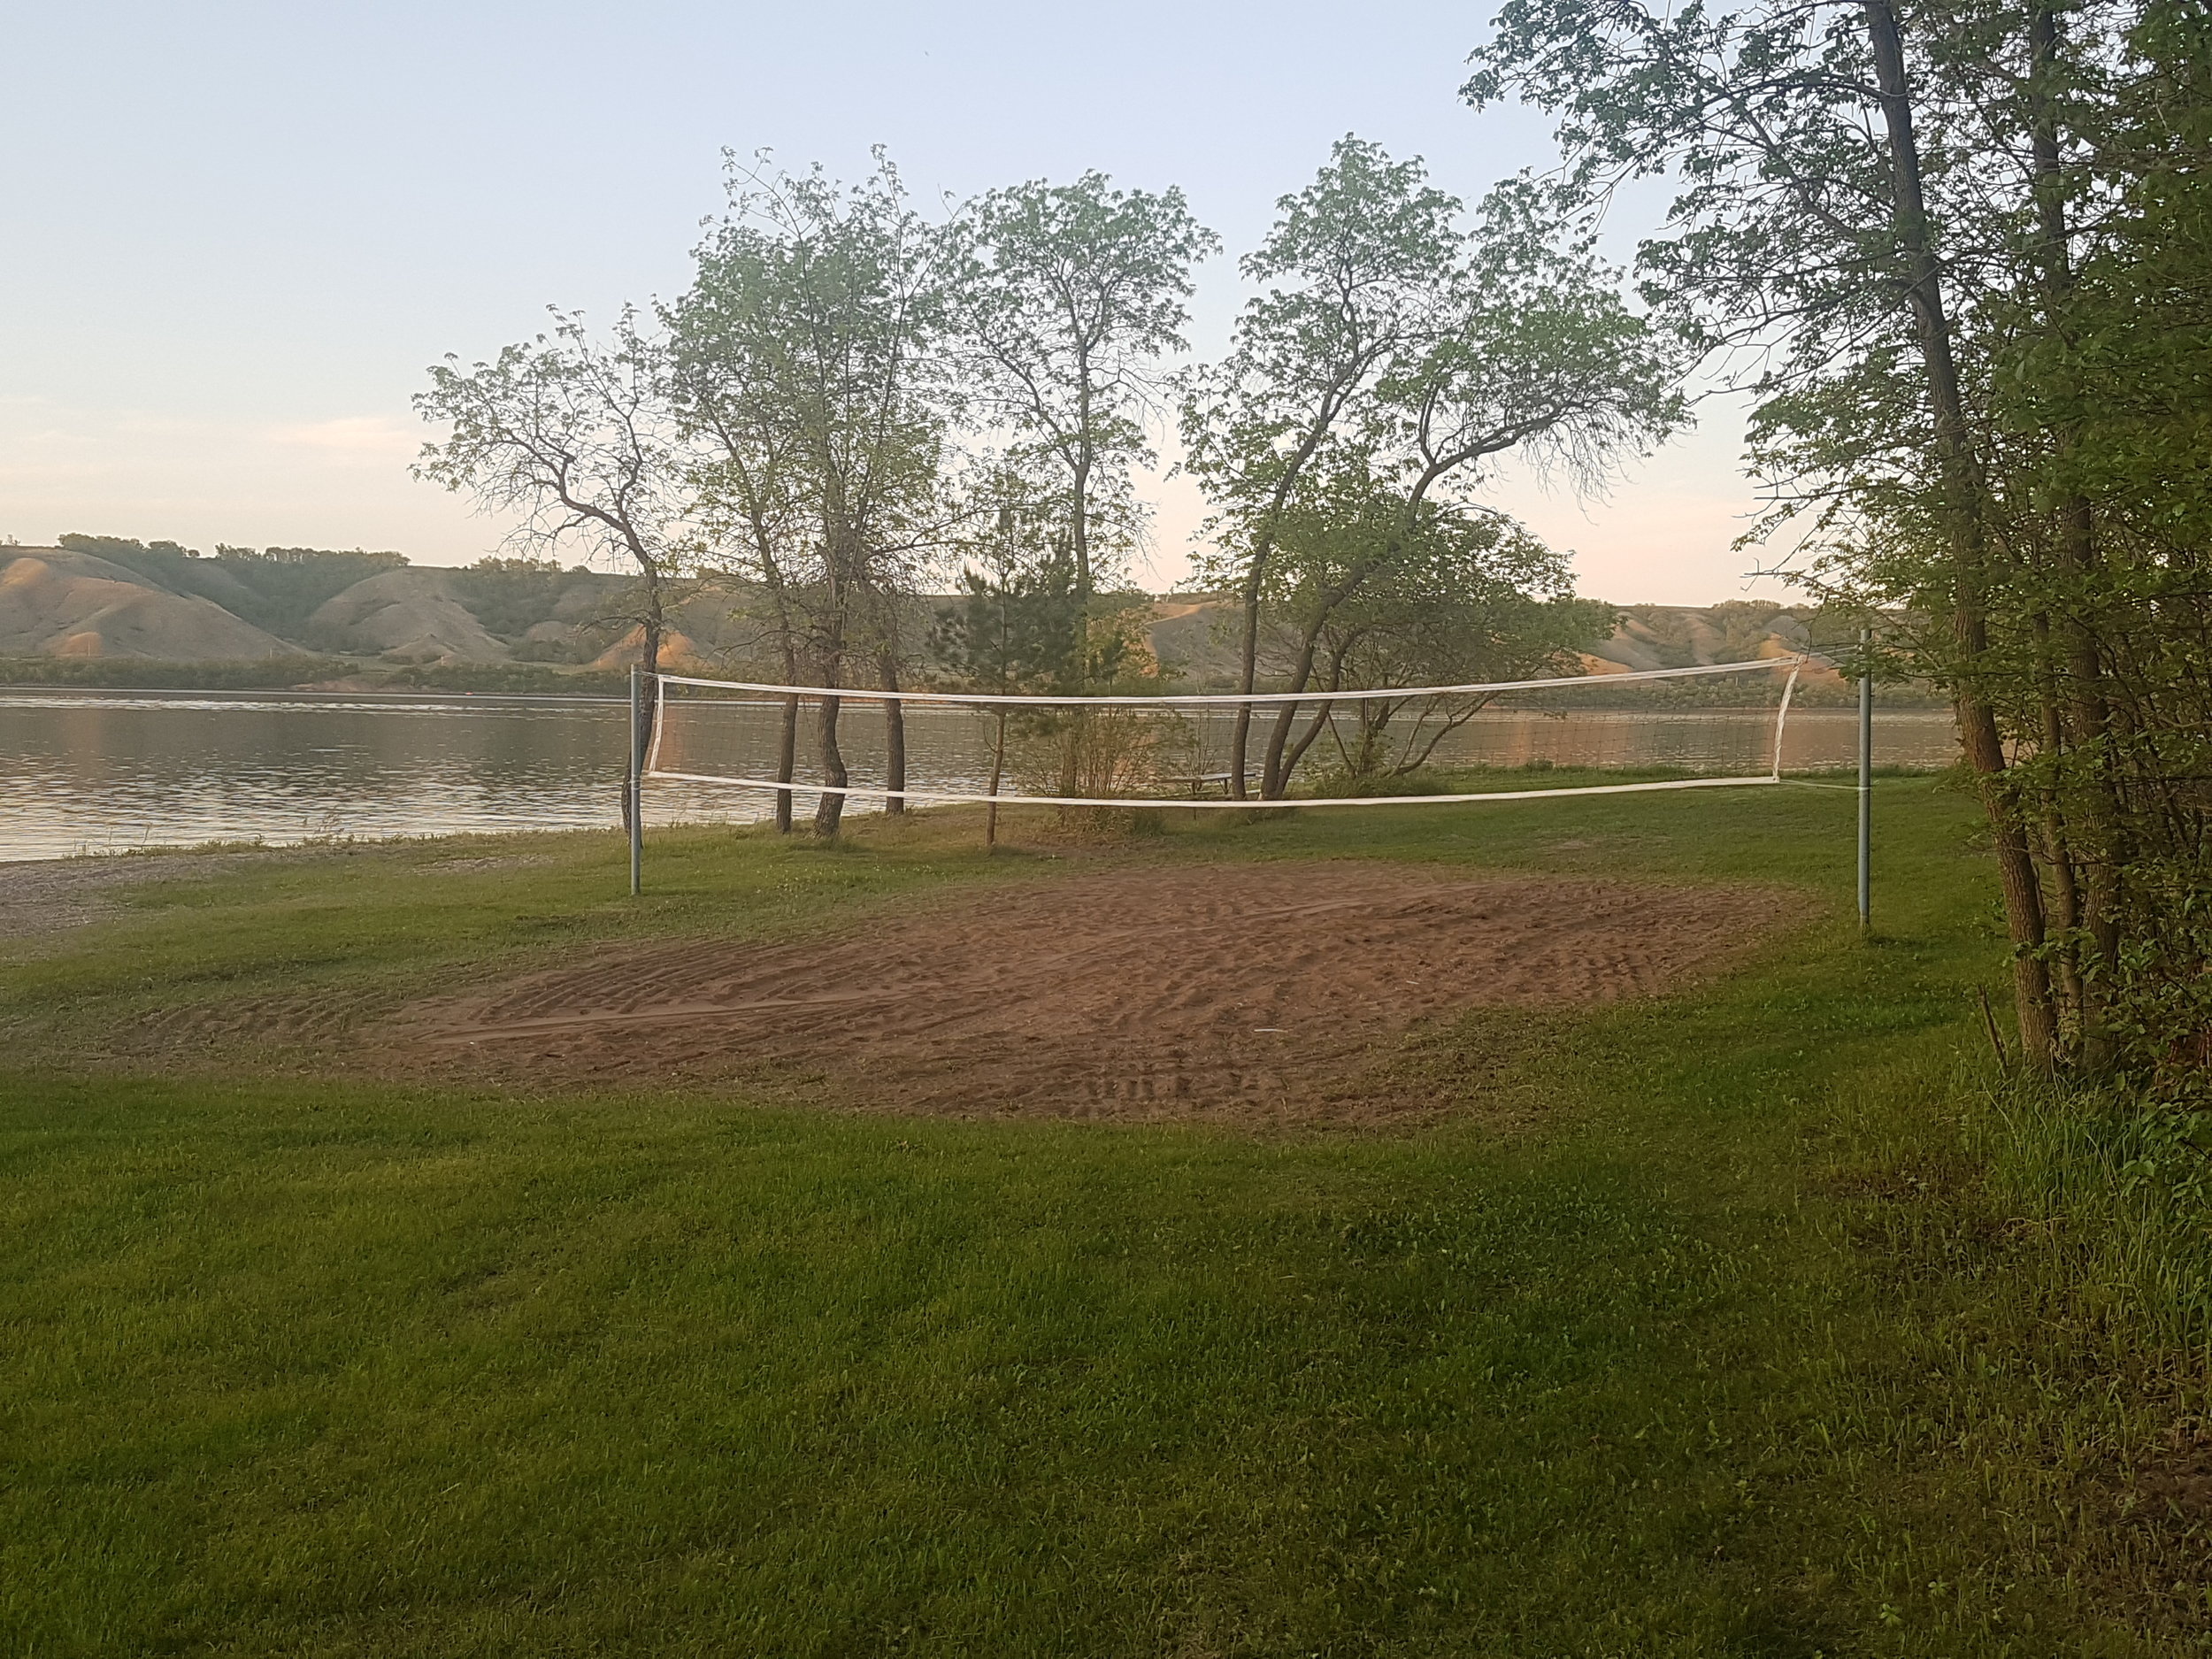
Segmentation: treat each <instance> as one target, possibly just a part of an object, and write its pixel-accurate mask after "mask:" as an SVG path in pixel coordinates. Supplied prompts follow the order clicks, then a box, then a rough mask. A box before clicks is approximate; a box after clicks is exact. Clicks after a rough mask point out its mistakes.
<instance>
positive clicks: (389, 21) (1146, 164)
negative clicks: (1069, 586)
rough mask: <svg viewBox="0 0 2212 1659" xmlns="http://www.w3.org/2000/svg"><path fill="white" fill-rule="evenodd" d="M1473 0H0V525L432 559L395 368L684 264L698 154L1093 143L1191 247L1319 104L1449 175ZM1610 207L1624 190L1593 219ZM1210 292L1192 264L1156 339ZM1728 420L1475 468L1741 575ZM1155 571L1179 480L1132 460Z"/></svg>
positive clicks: (1506, 140) (1208, 303)
mask: <svg viewBox="0 0 2212 1659" xmlns="http://www.w3.org/2000/svg"><path fill="white" fill-rule="evenodd" d="M1487 11H1488V8H1487V7H1486V6H1485V5H1482V4H1478V5H1476V6H1474V7H1465V6H1457V5H1447V4H1429V3H1427V0H1364V4H1343V3H1341V0H1340V4H1333V5H1322V4H1308V3H1307V0H1271V3H1270V4H1245V3H1243V0H1179V3H1178V4H1165V3H1164V0H1130V3H1128V4H1120V5H1117V6H1114V7H1111V8H1108V9H1105V10H1100V9H1098V8H1077V7H1047V6H1043V5H1037V4H1031V5H1023V6H1014V5H1004V4H942V3H936V4H932V3H931V0H910V3H909V4H902V5H895V4H882V3H878V4H860V3H858V0H848V3H843V4H840V3H837V0H814V3H813V4H805V5H792V4H783V5H778V6H773V7H770V6H764V5H754V4H718V5H709V4H675V3H674V0H662V3H660V4H654V3H652V0H628V4H622V5H608V4H593V5H590V6H585V5H580V4H559V3H556V0H538V3H537V4H528V5H525V4H488V3H481V4H470V3H469V0H440V4H396V3H394V0H368V3H367V4H355V5H350V6H334V5H305V4H299V3H298V0H290V3H289V4H262V5H256V4H188V5H177V4H102V3H101V0H78V3H77V4H73V5H69V6H58V5H49V4H32V0H4V4H0V20H4V25H5V30H6V40H7V50H6V62H7V66H8V72H9V73H8V88H7V92H6V95H5V96H4V98H0V157H5V159H4V163H0V536H9V535H12V536H13V537H14V538H16V539H17V540H18V541H23V542H27V543H39V542H45V541H50V540H51V539H52V538H53V536H54V535H55V534H58V533H59V532H62V531H66V530H81V531H86V532H90V533H93V534H119V535H134V536H138V537H141V538H149V539H150V538H153V537H157V536H171V537H174V538H176V539H178V540H180V541H185V542H186V543H187V544H188V545H192V546H196V547H200V548H203V549H211V548H212V547H213V545H214V543H216V542H217V541H227V542H233V543H238V544H241V545H246V546H255V547H258V546H265V545H270V544H279V545H293V546H300V545H305V546H317V547H354V546H366V547H372V548H387V547H388V548H396V549H400V550H401V551H403V552H405V553H406V554H408V555H409V556H410V557H412V558H414V559H415V560H417V561H418V562H420V563H426V564H462V563H466V562H467V561H469V560H471V559H473V558H475V557H478V556H480V554H481V553H483V552H485V551H486V550H488V549H490V548H492V547H493V546H494V545H495V543H496V541H498V538H499V534H500V528H501V526H498V525H495V524H493V523H490V522H488V521H486V520H484V519H482V518H475V517H473V516H472V514H471V513H470V511H468V509H467V507H466V505H465V503H462V502H461V501H459V500H457V498H454V497H452V496H449V495H445V494H444V493H443V492H442V491H440V490H438V489H436V488H433V487H431V486H429V485H426V484H419V483H417V482H415V481H414V480H411V478H410V477H409V476H408V473H407V463H408V461H409V460H410V459H411V457H412V455H413V452H414V450H415V449H416V447H417V445H418V444H419V442H420V441H421V436H422V433H421V430H420V428H419V426H418V425H417V423H416V422H415V420H414V419H413V416H412V414H411V410H410V407H409V403H408V400H409V397H410V396H411V394H412V393H413V392H414V391H415V390H416V389H417V388H419V387H420V386H421V384H422V383H423V369H424V366H425V365H427V364H429V363H431V362H433V361H434V360H435V359H437V358H439V357H442V356H443V355H444V354H445V353H447V352H449V351H450V352H457V353H458V354H460V355H461V356H462V357H465V358H471V359H472V358H475V357H480V356H484V355H488V354H489V353H490V352H492V351H494V350H495V349H497V348H498V347H499V346H500V345H501V344H502V343H503V342H506V341H509V340H511V339H516V338H520V337H523V336H526V335H527V334H531V333H533V332H534V331H535V330H536V328H537V327H538V326H539V325H540V323H541V320H542V316H543V312H542V309H541V308H542V307H543V306H544V305H546V304H548V303H558V304H561V305H564V306H579V307H582V308H584V309H585V310H586V311H588V312H589V313H591V314H592V315H594V316H595V317H598V318H601V319H603V318H605V317H606V316H607V315H608V314H609V313H610V312H611V311H612V310H613V309H614V308H615V307H616V306H617V305H618V303H620V302H621V301H622V300H624V299H625V298H632V299H637V300H645V299H648V298H649V297H650V296H654V295H657V294H658V295H667V294H672V293H674V292H676V291H677V290H679V289H680V288H681V287H682V286H683V284H684V281H685V279H686V274H687V262H688V255H689V251H690V250H691V248H692V246H693V245H694V243H695V241H696V240H697V235H698V224H699V221H700V220H701V219H703V218H704V217H706V216H707V215H710V214H712V213H714V212H715V211H717V210H718V207H719V205H720V204H721V200H722V162H721V152H722V151H723V150H725V149H726V148H727V149H733V150H739V151H741V152H750V151H752V150H756V149H757V148H760V147H762V146H767V147H772V149H773V150H775V151H776V155H777V158H778V159H779V160H780V161H781V162H783V163H785V164H787V165H794V166H798V165H804V164H806V163H808V162H810V161H813V160H817V159H818V160H820V161H822V162H824V163H825V164H826V165H828V166H829V167H830V168H831V169H832V171H833V172H836V173H840V174H841V175H843V176H847V177H850V176H852V175H854V174H856V173H859V172H860V171H861V170H862V169H863V168H864V167H865V166H866V165H868V149H869V146H870V145H872V144H877V143H880V144H884V145H887V147H888V148H889V150H890V152H891V154H892V156H893V157H894V158H895V160H896V161H897V162H898V163H899V165H900V166H901V168H902V171H903V172H904V173H905V175H906V178H907V180H908V182H909V184H910V187H911V188H912V189H913V190H914V192H915V194H916V195H917V196H918V197H920V198H923V199H925V200H930V199H933V198H935V197H936V196H938V195H939V194H940V193H942V192H951V193H953V194H955V195H967V194H969V193H972V192H974V191H977V190H979V189H983V188H988V187H990V186H992V185H995V184H1002V183H1008V182H1012V181H1015V180H1021V179H1025V178H1046V179H1053V180H1062V179H1068V178H1071V177H1072V176H1074V175H1075V174H1077V173H1080V172H1081V171H1082V170H1083V169H1085V168H1087V167H1096V168H1099V169H1101V170H1102V171H1103V172H1106V173H1110V174H1111V175H1112V176H1113V177H1114V178H1115V180H1117V181H1118V182H1120V183H1123V184H1126V185H1141V186H1145V187H1148V188H1160V187H1163V186H1165V185H1168V184H1180V185H1181V186H1182V187H1183V188H1185V190H1186V191H1187V192H1188V194H1189V196H1190V198H1191V202H1192V204H1193V206H1194V209H1195V211H1197V213H1198V215H1199V217H1200V218H1201V219H1203V220H1204V222H1206V223H1207V224H1209V225H1210V226H1211V227H1214V228H1215V229H1216V230H1217V231H1219V232H1220V233H1221V234H1222V235H1223V237H1224V238H1225V241H1226V242H1227V244H1228V248H1229V250H1230V256H1233V255H1234V254H1235V253H1236V252H1238V251H1240V250H1244V249H1246V248H1248V247H1250V246H1251V245H1252V244H1253V243H1254V242H1256V240H1257V239H1258V238H1259V236H1260V235H1261V234H1263V232H1264V230H1265V228H1266V227H1267V224H1268V222H1269V220H1270V219H1271V216H1272V204H1273V202H1274V199H1275V198H1276V197H1277V196H1279V195H1281V194H1283V193H1284V192H1286V191H1288V190H1292V189H1295V188H1298V187H1299V186H1300V185H1301V184H1302V183H1303V182H1304V181H1305V180H1307V179H1308V178H1310V176H1311V174H1312V173H1313V172H1314V170H1315V169H1316V168H1317V166H1318V165H1320V163H1321V162H1322V161H1323V159H1324V158H1325V157H1326V155H1327V152H1328V148H1329V145H1330V143H1331V142H1333V140H1334V139H1335V138H1337V137H1338V136H1340V135H1341V134H1344V133H1347V132H1356V133H1358V134H1361V135H1362V136H1363V137H1366V138H1370V139H1372V140H1374V141H1376V142H1379V143H1381V144H1382V145H1384V146H1385V147H1386V149H1388V150H1391V151H1392V152H1393V153H1394V154H1396V155H1401V156H1403V155H1415V154H1417V155H1421V156H1424V157H1426V158H1427V159H1428V162H1429V165H1430V167H1431V169H1432V173H1433V175H1434V176H1435V178H1436V179H1437V180H1439V181H1440V182H1441V183H1443V184H1445V185H1446V186H1448V187H1449V188H1453V189H1455V190H1457V191H1459V192H1460V193H1462V194H1463V195H1467V196H1473V195H1474V194H1476V193H1479V191H1480V190H1481V189H1482V188H1484V187H1485V186H1486V184H1488V183H1489V182H1490V181H1491V180H1494V179H1495V178H1497V177H1499V176H1501V175H1502V174H1505V173H1510V172H1512V171H1513V170H1515V169H1516V168H1518V167H1521V166H1524V165H1543V164H1544V163H1545V162H1546V161H1547V160H1548V157H1549V153H1550V152H1549V149H1548V143H1547V127H1546V126H1545V124H1544V123H1543V122H1542V121H1541V120H1540V119H1537V118H1535V117H1532V116H1531V115H1528V114H1525V113H1521V112H1515V111H1493V112H1490V113H1487V114H1484V115H1480V116H1478V115H1475V114H1474V113H1472V112H1471V111H1469V110H1468V109H1467V108H1466V107H1465V106H1464V105H1463V104H1461V103H1460V102H1459V101H1458V99H1457V98H1456V96H1455V88H1456V87H1457V86H1458V84H1459V82H1460V81H1461V80H1462V79H1463V74H1464V71H1463V63H1462V60H1463V58H1464V57H1465V54H1466V52H1467V50H1468V49H1469V48H1470V47H1471V45H1472V44H1473V43H1474V42H1475V41H1476V40H1477V39H1478V38H1479V36H1480V35H1481V33H1482V32H1483V21H1484V19H1485V18H1486V15H1487ZM1633 228H1635V227H1630V226H1623V227H1620V229H1621V232H1622V249H1623V251H1625V249H1626V247H1627V246H1628V245H1629V242H1630V241H1631V240H1632V239H1631V238H1630V236H1629V234H1628V233H1629V232H1630V231H1632V229H1633ZM1242 297H1243V295H1242V292H1241V290H1240V287H1239V282H1238V279H1237V275H1236V273H1235V270H1234V266H1233V257H1224V258H1222V259H1220V260H1218V261H1216V262H1214V264H1213V265H1210V266H1209V267H1208V268H1207V269H1206V270H1205V271H1204V272H1203V273H1202V291H1201V294H1200V296H1199V302H1198V306H1197V311H1196V316H1195V326H1194V331H1193V341H1194V346H1195V348H1196V349H1197V351H1198V353H1199V354H1200V355H1201V356H1209V355H1212V354H1213V353H1216V352H1217V351H1218V350H1219V349H1221V346H1222V344H1223V342H1225V339H1226V336H1227V334H1228V328H1229V324H1230V320H1231V319H1232V318H1233V315H1234V313H1235V311H1236V308H1237V306H1238V304H1239V303H1240V302H1241V299H1242ZM1738 435H1739V434H1738V428H1737V425H1736V423H1735V422H1734V421H1733V420H1732V419H1729V418H1728V417H1727V416H1726V415H1725V413H1724V412H1723V413H1721V414H1712V413H1709V415H1708V418H1707V421H1706V424H1705V426H1704V427H1703V428H1702V429H1701V431H1699V432H1698V433H1697V434H1694V435H1693V436H1691V437H1690V438H1688V439H1686V440H1684V441H1681V442H1678V443H1677V444H1675V445H1674V446H1672V447H1671V448H1670V449H1667V450H1666V451H1664V452H1663V453H1662V454H1661V455H1659V456H1657V457H1655V458H1653V459H1652V460H1650V461H1648V462H1646V463H1644V464H1643V465H1640V467H1638V468H1637V469H1636V470H1635V472H1633V473H1632V475H1631V476H1630V477H1629V479H1628V480H1626V481H1625V482H1624V483H1623V484H1621V485H1620V486H1618V487H1617V488H1615V489H1614V490H1613V491H1612V492H1611V494H1610V495H1609V498H1608V499H1606V500H1604V501H1601V502H1590V503H1578V502H1576V501H1574V500H1573V499H1572V498H1571V497H1570V496H1567V495H1548V494H1546V493H1545V492H1543V491H1542V490H1540V489H1539V488H1535V487H1534V486H1533V485H1532V484H1530V483H1528V482H1526V481H1525V480H1514V479H1511V478H1508V479H1505V480H1501V482H1500V486H1499V488H1498V490H1497V492H1496V494H1495V499H1496V500H1498V501H1499V503H1500V504H1502V505H1505V506H1508V507H1509V508H1511V509H1513V510H1514V511H1518V512H1520V513H1521V514H1522V515H1523V516H1524V517H1525V518H1527V519H1528V520H1529V522H1530V523H1531V524H1532V525H1533V526H1535V527H1536V528H1537V529H1538V530H1539V531H1540V532H1541V533H1542V534H1545V535H1546V536H1547V537H1548V538H1549V539H1550V540H1551V541H1554V542H1555V544H1556V545H1559V546H1562V547H1567V548H1571V549H1576V551H1577V553H1578V561H1577V564H1578V571H1579V572H1580V581H1581V587H1582V589H1583V591H1585V592H1586V593H1590V594H1594V595H1601V596H1603V597H1607V598H1611V599H1615V600H1618V601H1624V602H1625V601H1634V600H1649V601H1657V602H1668V603H1709V602H1712V601H1716V600H1721V599H1727V598H1733V597H1738V596H1741V595H1745V594H1747V593H1755V592H1774V591H1776V590H1775V589H1774V588H1772V587H1771V585H1770V584H1769V585H1763V586H1762V585H1754V584H1748V583H1747V582H1746V581H1745V580H1744V578H1743V572H1744V570H1745V569H1746V568H1747V565H1749V564H1750V563H1752V561H1751V560H1749V559H1747V557H1746V556H1745V555H1743V554H1740V553H1736V552H1733V551H1731V550H1730V548H1729V542H1730V541H1732V538H1733V537H1734V535H1735V534H1737V533H1738V532H1739V531H1740V529H1741V527H1742V521H1741V515H1742V514H1743V513H1744V512H1745V511H1746V510H1747V507H1748V506H1749V503H1750V496H1749V492H1748V490H1747V488H1746V486H1745V484H1744V483H1743V481H1742V480H1741V479H1740V477H1739V475H1738V474H1737V472H1736V468H1735V465H1734V455H1735V449H1736V443H1737V439H1738ZM1151 493H1152V494H1153V495H1154V497H1155V499H1156V501H1157V502H1158V503H1159V518H1158V536H1157V541H1158V547H1157V549H1156V555H1155V557H1154V559H1153V565H1154V569H1153V570H1152V571H1151V572H1148V574H1149V576H1150V578H1151V580H1152V582H1153V584H1154V585H1156V586H1161V585H1165V583H1167V582H1168V581H1170V580H1173V579H1174V578H1176V577H1177V576H1178V575H1179V573H1180V572H1181V569H1182V558H1181V554H1182V550H1183V549H1184V547H1185V546H1186V544H1187V534H1188V533H1189V532H1190V530H1191V529H1193V528H1194V526H1195V525H1196V523H1197V520H1198V518H1199V517H1200V515H1201V511H1202V508H1201V506H1200V504H1199V503H1198V501H1197V499H1196V497H1195V495H1194V494H1193V493H1192V492H1191V491H1190V489H1189V488H1188V486H1187V484H1185V483H1182V482H1180V481H1173V480H1171V481H1168V482H1165V483H1164V484H1160V485H1157V486H1156V487H1155V488H1154V489H1153V490H1152V492H1151Z"/></svg>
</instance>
